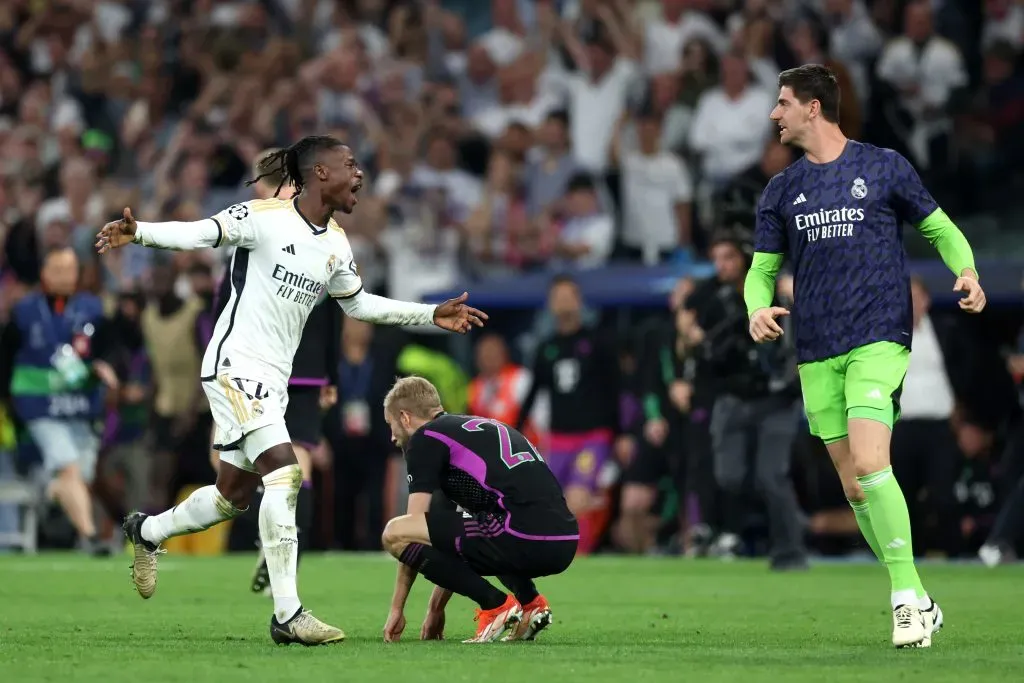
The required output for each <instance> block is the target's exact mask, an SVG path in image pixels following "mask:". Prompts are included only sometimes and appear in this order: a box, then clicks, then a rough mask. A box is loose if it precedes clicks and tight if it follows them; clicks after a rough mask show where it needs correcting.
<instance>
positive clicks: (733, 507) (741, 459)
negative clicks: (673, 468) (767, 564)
mask: <svg viewBox="0 0 1024 683" xmlns="http://www.w3.org/2000/svg"><path fill="white" fill-rule="evenodd" d="M796 430H797V419H796V411H795V405H794V402H793V401H791V400H789V399H788V398H783V397H775V396H770V397H767V398H758V399H752V400H744V399H741V398H738V397H736V396H720V397H719V398H718V399H717V400H716V401H715V407H714V409H713V410H712V413H711V447H712V450H713V452H714V462H715V480H716V481H717V482H718V486H719V488H720V489H721V494H722V501H723V506H722V531H723V532H729V533H737V534H738V533H739V532H740V530H741V529H740V527H741V524H742V519H743V513H744V509H745V508H746V506H745V505H744V495H743V494H744V490H743V487H744V484H745V482H746V480H747V474H748V472H749V468H750V465H749V462H750V460H749V458H748V455H749V453H750V452H751V451H753V454H754V458H753V460H754V484H755V486H756V488H757V492H758V494H759V495H760V496H761V497H762V498H763V500H764V504H765V507H766V508H767V512H768V530H769V535H770V537H771V556H772V560H773V561H776V562H777V561H783V562H785V561H788V560H794V559H801V558H803V556H804V554H805V548H804V540H803V525H802V522H801V514H800V507H799V505H798V504H797V500H796V493H795V492H794V490H793V481H792V478H791V477H790V474H789V467H790V460H791V457H792V450H793V439H794V438H795V437H796Z"/></svg>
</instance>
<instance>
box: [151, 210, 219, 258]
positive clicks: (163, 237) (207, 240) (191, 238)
mask: <svg viewBox="0 0 1024 683" xmlns="http://www.w3.org/2000/svg"><path fill="white" fill-rule="evenodd" d="M132 242H134V243H135V244H141V245H142V246H144V247H154V248H156V249H173V250H176V251H188V250H191V249H203V248H205V247H219V246H220V245H221V244H226V242H225V241H224V230H223V229H222V228H221V226H220V223H218V222H217V219H216V218H205V219H203V220H201V221H189V222H181V221H168V222H166V223H148V222H146V221H139V222H138V223H137V224H136V229H135V237H134V239H133V240H132Z"/></svg>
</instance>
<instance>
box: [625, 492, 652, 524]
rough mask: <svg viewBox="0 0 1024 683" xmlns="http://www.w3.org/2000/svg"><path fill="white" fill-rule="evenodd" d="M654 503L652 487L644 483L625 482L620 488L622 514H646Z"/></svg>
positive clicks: (631, 515)
mask: <svg viewBox="0 0 1024 683" xmlns="http://www.w3.org/2000/svg"><path fill="white" fill-rule="evenodd" d="M653 504H654V489H653V487H651V486H647V485H644V484H626V486H625V487H624V488H623V489H622V501H621V507H622V514H623V515H628V516H630V517H633V516H637V515H645V514H647V513H648V512H649V511H650V509H651V506H652V505H653Z"/></svg>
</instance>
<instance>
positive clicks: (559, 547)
mask: <svg viewBox="0 0 1024 683" xmlns="http://www.w3.org/2000/svg"><path fill="white" fill-rule="evenodd" d="M531 526H532V525H531ZM503 527H504V524H503V523H502V521H501V520H500V519H498V518H495V517H491V516H490V515H478V516H467V515H464V514H463V513H461V512H456V511H454V510H431V511H430V512H428V513H427V532H428V533H429V534H430V544H431V545H432V546H433V547H435V548H437V549H438V550H440V551H441V552H443V553H446V554H450V555H455V556H456V557H459V558H460V559H462V560H464V561H465V562H466V563H468V564H469V566H470V567H472V568H473V570H474V571H475V572H477V573H478V574H480V575H481V576H504V575H514V576H522V577H527V578H531V579H532V578H536V577H539V576H550V575H552V574H561V573H562V572H564V571H565V570H566V569H567V568H568V567H569V565H570V564H572V560H573V558H574V557H575V556H576V544H577V542H578V540H579V533H578V530H569V531H568V532H566V531H563V532H562V533H559V534H550V535H547V536H545V537H541V536H539V535H537V536H534V537H532V538H523V536H524V534H517V533H516V532H510V531H508V530H505V529H503Z"/></svg>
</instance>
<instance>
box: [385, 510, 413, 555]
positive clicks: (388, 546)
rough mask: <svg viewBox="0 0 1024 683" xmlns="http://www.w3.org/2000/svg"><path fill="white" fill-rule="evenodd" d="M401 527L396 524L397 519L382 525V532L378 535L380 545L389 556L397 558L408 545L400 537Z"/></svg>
mask: <svg viewBox="0 0 1024 683" xmlns="http://www.w3.org/2000/svg"><path fill="white" fill-rule="evenodd" d="M400 527H401V525H400V524H399V523H398V518H397V517H396V518H394V519H392V520H390V521H388V523H387V524H385V525H384V531H383V533H381V535H380V544H381V546H383V547H384V550H386V551H387V552H388V553H389V554H390V555H391V556H393V557H396V558H397V557H399V556H401V554H402V551H403V550H405V547H406V546H407V545H409V542H408V541H407V540H406V539H405V538H403V537H402V533H401V528H400Z"/></svg>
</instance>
